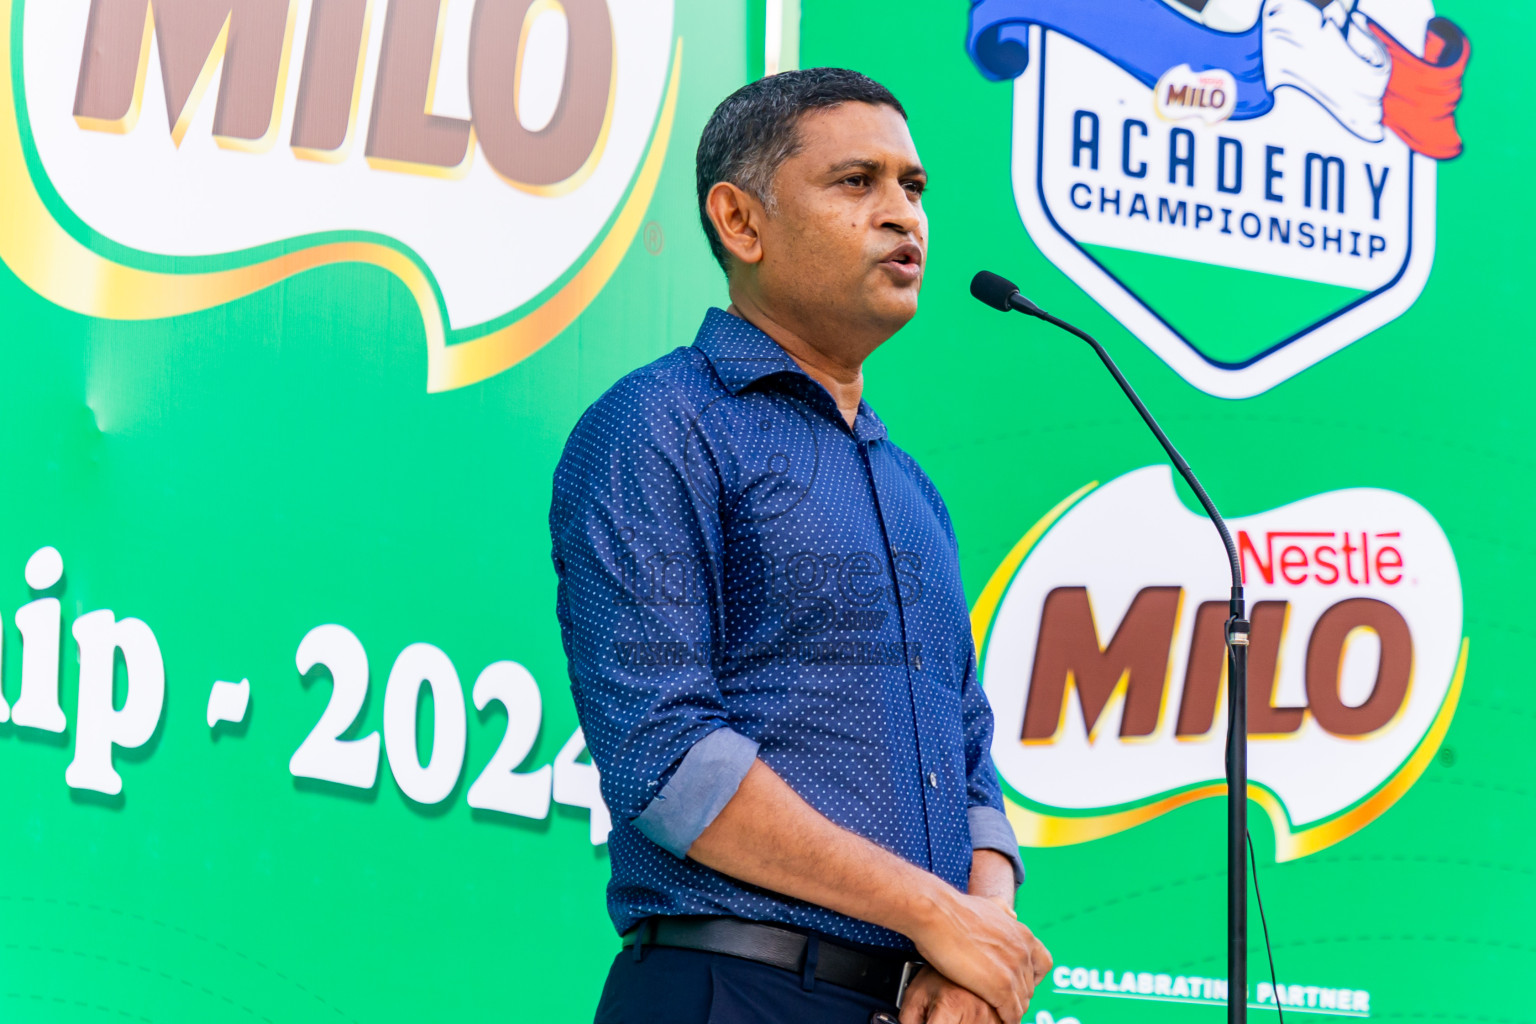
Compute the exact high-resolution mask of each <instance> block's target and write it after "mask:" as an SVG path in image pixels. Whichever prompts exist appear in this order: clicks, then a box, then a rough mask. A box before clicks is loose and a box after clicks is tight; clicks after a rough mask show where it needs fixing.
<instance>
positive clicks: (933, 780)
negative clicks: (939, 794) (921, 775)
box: [928, 772, 939, 789]
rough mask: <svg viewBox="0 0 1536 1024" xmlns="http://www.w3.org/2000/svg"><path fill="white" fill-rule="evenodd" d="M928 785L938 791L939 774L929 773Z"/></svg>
mask: <svg viewBox="0 0 1536 1024" xmlns="http://www.w3.org/2000/svg"><path fill="white" fill-rule="evenodd" d="M928 785H930V786H932V787H933V788H934V789H938V788H939V773H938V772H929V773H928Z"/></svg>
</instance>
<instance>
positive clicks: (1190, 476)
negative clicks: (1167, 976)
mask: <svg viewBox="0 0 1536 1024" xmlns="http://www.w3.org/2000/svg"><path fill="white" fill-rule="evenodd" d="M1009 287H1011V285H1010V286H1009ZM972 290H973V293H974V292H975V286H974V285H973V286H972ZM977 297H978V298H982V296H981V295H979V294H978V295H977ZM982 301H984V302H989V300H988V299H986V298H982ZM1007 302H1008V306H1009V308H1012V309H1016V310H1018V311H1019V312H1021V313H1024V314H1027V315H1028V316H1032V317H1035V318H1036V319H1038V320H1044V321H1045V322H1046V323H1048V324H1052V325H1054V326H1056V327H1059V328H1061V329H1062V330H1064V331H1066V332H1067V333H1068V334H1072V335H1074V336H1076V337H1078V338H1081V339H1082V340H1083V341H1086V342H1087V343H1088V344H1089V345H1090V346H1091V347H1092V348H1093V350H1094V352H1096V353H1097V354H1098V356H1099V359H1100V360H1101V361H1102V362H1103V363H1104V366H1105V368H1106V369H1108V370H1109V372H1110V374H1111V375H1112V376H1113V377H1114V378H1115V383H1117V384H1119V385H1120V390H1121V391H1124V392H1125V397H1126V398H1129V399H1130V400H1131V404H1132V405H1134V406H1135V407H1136V411H1137V412H1138V413H1140V414H1141V418H1142V420H1143V421H1145V422H1146V424H1147V426H1148V427H1149V428H1151V430H1152V433H1153V434H1154V435H1155V436H1156V437H1157V440H1158V443H1159V444H1161V445H1162V446H1163V451H1165V452H1167V453H1168V458H1169V459H1170V460H1171V461H1172V462H1173V465H1174V468H1175V469H1177V470H1178V471H1179V475H1180V476H1182V477H1183V478H1184V481H1185V483H1187V484H1189V487H1190V489H1191V490H1192V491H1194V492H1195V497H1197V498H1199V499H1200V504H1201V505H1202V506H1204V508H1205V514H1206V515H1208V516H1210V519H1211V522H1212V523H1214V524H1215V526H1216V532H1217V533H1219V534H1221V542H1222V544H1223V545H1225V547H1226V549H1227V561H1228V562H1229V563H1230V566H1231V570H1232V594H1231V601H1230V603H1229V605H1228V610H1229V615H1228V618H1227V622H1226V630H1225V633H1226V643H1227V1021H1228V1024H1244V1022H1245V1021H1247V1019H1248V862H1247V850H1246V848H1245V847H1246V844H1247V840H1248V730H1247V724H1248V631H1249V624H1248V617H1247V614H1246V609H1245V607H1244V601H1243V568H1242V563H1241V562H1240V561H1239V560H1238V555H1237V545H1235V544H1233V543H1232V533H1231V531H1229V530H1228V529H1227V523H1226V520H1224V519H1222V518H1221V513H1220V512H1218V511H1216V504H1215V502H1213V501H1211V496H1210V495H1209V494H1207V493H1205V488H1204V487H1202V486H1201V485H1200V481H1199V479H1197V478H1196V477H1195V472H1194V470H1192V469H1190V468H1189V463H1188V462H1185V461H1184V456H1182V455H1180V454H1179V451H1178V449H1177V448H1175V447H1174V446H1173V442H1172V441H1170V440H1168V435H1167V434H1165V433H1163V428H1162V427H1160V426H1158V425H1157V420H1155V419H1153V418H1152V413H1151V412H1149V411H1148V410H1147V407H1146V405H1145V404H1143V403H1142V401H1141V398H1140V397H1139V396H1138V395H1137V394H1136V389H1135V388H1133V387H1131V384H1130V381H1128V380H1126V379H1125V375H1124V374H1123V373H1121V372H1120V368H1119V367H1118V366H1116V365H1115V361H1114V360H1113V359H1111V358H1110V357H1109V353H1108V352H1106V351H1104V346H1103V345H1100V344H1099V343H1098V342H1097V341H1096V340H1094V338H1093V337H1092V336H1091V335H1089V334H1088V332H1087V331H1083V330H1079V329H1078V328H1076V327H1074V326H1072V325H1071V324H1069V323H1067V322H1066V321H1065V320H1062V319H1060V318H1058V317H1055V316H1052V315H1051V314H1050V313H1047V312H1046V311H1045V310H1043V309H1041V308H1040V307H1039V306H1037V305H1035V304H1034V303H1033V302H1030V301H1029V300H1028V299H1026V298H1025V297H1024V296H1023V295H1021V294H1019V292H1018V291H1017V290H1014V292H1013V294H1012V295H1010V296H1008V297H1007ZM989 304H992V303H990V302H989ZM1239 723H1240V724H1239Z"/></svg>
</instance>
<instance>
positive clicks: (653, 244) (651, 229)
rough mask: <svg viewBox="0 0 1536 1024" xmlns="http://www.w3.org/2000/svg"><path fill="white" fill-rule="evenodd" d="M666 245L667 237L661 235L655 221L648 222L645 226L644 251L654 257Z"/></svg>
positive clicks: (659, 227)
mask: <svg viewBox="0 0 1536 1024" xmlns="http://www.w3.org/2000/svg"><path fill="white" fill-rule="evenodd" d="M666 244H667V236H666V235H665V234H663V233H662V230H661V225H660V224H658V223H656V222H655V221H648V222H647V223H646V225H645V251H646V252H648V253H650V254H651V255H652V256H656V255H658V254H659V253H660V252H661V250H662V248H663V247H665V246H666Z"/></svg>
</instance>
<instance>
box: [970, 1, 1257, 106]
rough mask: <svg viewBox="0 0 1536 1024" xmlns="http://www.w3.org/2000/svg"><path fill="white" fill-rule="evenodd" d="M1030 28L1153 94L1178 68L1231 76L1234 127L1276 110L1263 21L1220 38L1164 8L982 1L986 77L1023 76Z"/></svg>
mask: <svg viewBox="0 0 1536 1024" xmlns="http://www.w3.org/2000/svg"><path fill="white" fill-rule="evenodd" d="M1030 25H1039V26H1041V27H1042V28H1048V29H1051V30H1052V31H1054V32H1060V33H1061V34H1062V35H1064V36H1068V37H1070V38H1072V39H1075V40H1076V41H1078V42H1079V43H1082V44H1083V45H1084V46H1087V47H1088V48H1089V49H1092V50H1094V51H1095V52H1097V53H1098V54H1100V55H1101V56H1103V57H1104V58H1105V59H1107V60H1110V61H1112V62H1114V63H1115V64H1117V65H1119V66H1120V67H1122V68H1124V69H1125V70H1126V71H1127V72H1129V73H1130V74H1131V75H1133V76H1135V77H1136V79H1137V80H1138V81H1140V82H1141V83H1142V84H1144V85H1146V86H1147V88H1149V89H1150V88H1153V87H1155V86H1156V84H1157V80H1158V79H1159V78H1160V77H1161V76H1162V74H1163V72H1164V71H1167V70H1168V69H1169V68H1171V67H1177V66H1178V65H1180V64H1188V65H1189V66H1190V68H1191V69H1192V70H1194V71H1206V70H1209V69H1213V68H1220V69H1223V70H1225V71H1230V72H1231V73H1232V77H1233V78H1235V79H1237V108H1236V110H1234V111H1233V113H1232V118H1233V119H1234V120H1239V121H1241V120H1246V119H1248V118H1254V117H1258V116H1260V115H1261V114H1264V113H1266V112H1267V111H1268V110H1269V109H1270V107H1272V106H1274V103H1275V101H1274V97H1273V96H1271V95H1270V92H1269V90H1268V89H1266V88H1265V86H1264V44H1263V32H1262V28H1261V22H1260V21H1255V23H1254V25H1253V26H1252V27H1251V28H1249V29H1247V30H1246V31H1244V32H1218V31H1216V30H1215V29H1211V28H1206V27H1205V26H1204V25H1200V24H1197V23H1196V22H1194V21H1191V20H1190V19H1189V18H1186V17H1184V16H1183V15H1181V14H1179V13H1178V12H1177V11H1175V10H1173V9H1172V8H1170V7H1168V6H1166V5H1165V4H1163V3H1161V2H1159V0H976V2H975V3H973V4H972V5H971V28H970V33H969V36H968V37H967V39H966V48H967V49H968V50H969V51H970V54H971V59H972V60H974V61H975V62H976V66H977V67H978V68H980V69H981V73H982V74H983V75H985V76H986V77H987V78H990V79H992V80H993V81H1005V80H1007V79H1010V78H1017V77H1019V75H1021V74H1023V73H1024V69H1025V68H1026V67H1028V66H1029V26H1030Z"/></svg>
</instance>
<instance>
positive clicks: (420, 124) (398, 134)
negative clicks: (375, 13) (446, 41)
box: [367, 0, 474, 175]
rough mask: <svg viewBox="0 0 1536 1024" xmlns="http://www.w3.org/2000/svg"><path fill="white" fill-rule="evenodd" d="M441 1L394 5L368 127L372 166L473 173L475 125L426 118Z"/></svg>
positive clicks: (403, 0)
mask: <svg viewBox="0 0 1536 1024" xmlns="http://www.w3.org/2000/svg"><path fill="white" fill-rule="evenodd" d="M444 10H445V7H444V4H443V2H442V0H390V4H389V14H388V16H386V17H385V19H384V42H383V48H382V50H381V52H380V54H379V80H378V84H377V86H376V87H375V88H374V92H373V116H372V119H371V122H370V123H369V126H368V147H367V156H368V163H369V164H370V165H371V166H373V167H377V168H381V169H385V170H392V171H407V172H410V173H415V174H438V175H456V174H460V173H465V172H467V171H468V170H469V159H470V155H471V152H472V146H473V145H474V129H473V128H472V127H471V125H470V122H468V121H465V120H462V119H461V118H457V117H439V116H437V115H435V114H429V113H427V110H428V109H429V108H430V106H431V102H432V95H431V94H432V86H433V85H434V81H433V80H434V79H435V78H436V71H437V55H438V47H439V46H441V45H442V31H443V26H442V16H443V12H444Z"/></svg>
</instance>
